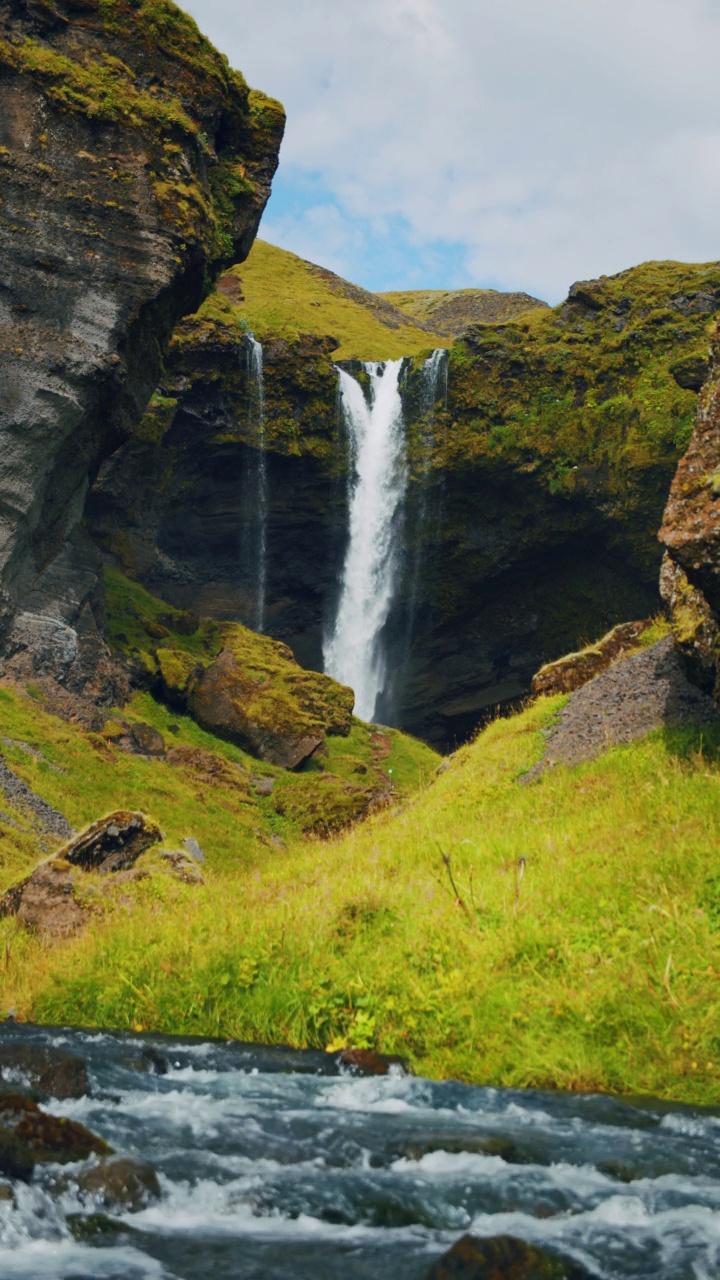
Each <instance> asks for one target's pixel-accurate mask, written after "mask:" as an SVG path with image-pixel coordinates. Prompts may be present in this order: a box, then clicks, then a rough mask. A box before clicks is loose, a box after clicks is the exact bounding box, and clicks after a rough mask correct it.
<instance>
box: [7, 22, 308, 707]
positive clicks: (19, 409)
mask: <svg viewBox="0 0 720 1280" xmlns="http://www.w3.org/2000/svg"><path fill="white" fill-rule="evenodd" d="M283 123H284V118H283V113H282V109H281V108H280V107H279V106H278V104H277V103H273V102H272V101H271V100H269V99H267V98H265V97H264V95H262V94H260V93H257V92H254V91H251V90H249V89H248V86H247V85H246V84H245V82H244V80H243V79H242V77H241V76H240V75H239V74H238V73H235V72H233V71H232V70H231V69H230V67H229V66H228V64H227V61H226V60H225V59H224V58H222V57H221V55H220V54H219V53H217V52H216V51H215V50H214V49H213V48H212V46H211V45H210V44H209V43H208V41H206V40H205V39H204V38H203V37H202V36H201V35H200V33H199V32H198V30H197V28H196V26H195V24H194V22H193V21H192V19H191V18H190V17H189V16H188V15H187V14H185V13H182V12H181V11H180V10H179V9H176V8H175V7H174V6H173V5H172V4H170V3H167V4H163V5H162V6H161V7H160V9H158V8H157V7H156V6H155V5H152V4H142V3H138V4H134V3H128V2H126V0H118V3H117V4H113V5H111V6H107V5H105V4H102V3H100V0H82V3H81V4H74V3H65V0H58V2H57V3H56V4H55V3H52V4H44V3H41V4H26V3H24V0H9V2H7V3H5V4H3V6H2V7H1V8H0V165H1V166H2V191H3V208H2V219H0V257H1V258H2V262H3V281H2V283H3V291H2V310H1V311H0V454H1V456H2V460H3V466H2V469H1V470H0V505H1V506H2V510H3V513H4V514H3V534H2V539H1V540H0V644H1V646H2V648H1V652H2V654H4V656H5V657H6V659H7V661H8V662H9V664H10V665H11V666H12V669H13V670H15V671H17V672H19V673H20V674H29V673H33V674H37V673H40V674H43V673H47V674H48V675H52V676H53V677H55V678H57V679H59V680H61V681H62V682H63V683H64V684H65V685H67V686H68V687H69V688H72V689H86V688H89V689H91V690H92V692H93V694H94V696H96V697H98V698H101V699H104V700H106V701H107V700H109V699H111V698H112V693H113V688H114V685H115V672H114V668H113V663H112V661H111V659H110V655H109V653H108V651H107V649H106V647H105V645H104V638H103V628H104V622H103V590H102V580H101V576H100V557H99V555H98V552H97V550H96V549H95V547H94V546H93V544H92V543H91V542H90V539H89V537H88V536H87V534H86V533H85V531H84V526H83V523H82V520H83V509H84V504H85V497H86V493H87V490H88V486H89V478H90V476H91V475H94V474H95V473H96V472H97V469H98V466H99V465H100V463H101V462H102V460H103V458H106V457H108V456H109V455H110V454H111V453H112V452H113V451H114V450H115V449H117V447H118V446H119V445H120V444H121V442H122V441H123V439H125V438H127V435H128V433H129V432H131V431H132V429H133V428H134V427H135V425H136V424H137V423H138V421H139V419H140V417H141V415H142V411H143V408H144V406H145V404H146V402H147V400H148V398H149V397H150V395H151V393H152V391H153V389H154V387H155V385H156V383H157V380H158V375H159V371H160V369H161V366H162V359H163V352H164V348H165V345H166V343H167V339H168V338H169V335H170V333H171V331H172V328H173V326H174V324H175V322H176V321H177V320H178V318H179V317H180V316H182V315H183V314H184V313H186V312H187V311H191V310H193V309H194V308H195V307H197V305H198V304H199V302H200V301H201V298H202V296H203V293H204V291H205V289H206V287H207V284H206V281H207V279H208V277H210V278H211V277H212V274H213V273H214V271H215V269H216V268H217V267H218V266H219V265H220V264H221V262H223V261H231V260H232V261H237V260H242V259H243V258H244V257H245V256H246V255H247V253H248V250H249V248H250V246H251V244H252V241H253V238H254V235H255V231H256V229H257V225H258V222H259V220H260V216H261V214H262V211H263V208H264V205H265V202H266V200H267V197H268V195H269V192H270V182H271V179H272V176H273V173H274V171H275V167H276V165H277V158H278V148H279V143H280V138H281V135H282V129H283Z"/></svg>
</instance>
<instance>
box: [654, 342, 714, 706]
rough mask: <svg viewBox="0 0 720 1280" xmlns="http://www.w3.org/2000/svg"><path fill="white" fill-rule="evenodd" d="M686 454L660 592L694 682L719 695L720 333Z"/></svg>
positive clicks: (671, 506) (669, 513) (669, 519)
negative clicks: (669, 613)
mask: <svg viewBox="0 0 720 1280" xmlns="http://www.w3.org/2000/svg"><path fill="white" fill-rule="evenodd" d="M710 357H711V358H710V367H709V372H708V377H707V381H706V382H705V385H704V387H703V389H702V392H701V394H700V400H699V403H698V412H697V417H696V420H695V430H694V432H693V435H692V438H691V440H690V444H689V446H688V449H687V452H686V453H685V454H684V455H683V457H682V458H681V460H680V464H679V466H678V469H677V472H676V474H675V478H674V480H673V482H672V487H671V489H670V497H669V499H668V504H667V506H666V508H665V514H664V517H663V524H662V528H661V530H660V540H661V542H662V543H663V545H664V546H665V548H666V552H667V554H666V556H665V560H664V562H663V567H662V573H661V579H660V582H661V590H662V594H663V597H664V599H665V601H666V603H667V604H668V606H669V607H670V611H671V615H672V619H673V629H674V632H675V638H676V641H677V643H678V645H679V647H680V651H681V653H682V654H683V656H684V658H685V662H686V664H687V666H688V669H689V672H690V674H691V676H692V677H693V679H694V680H695V682H696V683H697V684H699V685H700V686H701V688H703V689H705V690H706V692H708V693H712V694H714V696H715V701H716V702H717V701H718V696H719V694H720V625H719V619H720V333H718V332H717V331H716V333H715V334H714V336H713V341H712V346H711V350H710Z"/></svg>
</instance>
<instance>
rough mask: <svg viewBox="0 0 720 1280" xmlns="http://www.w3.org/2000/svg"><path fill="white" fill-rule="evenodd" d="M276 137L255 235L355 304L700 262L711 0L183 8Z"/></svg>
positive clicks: (549, 286)
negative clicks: (277, 112)
mask: <svg viewBox="0 0 720 1280" xmlns="http://www.w3.org/2000/svg"><path fill="white" fill-rule="evenodd" d="M184 7H186V8H187V9H189V11H190V12H191V13H192V14H193V16H194V17H195V18H196V19H197V21H198V23H199V25H200V26H201V28H202V30H203V31H204V32H205V34H206V35H208V36H209V37H210V39H211V40H212V41H213V43H214V44H215V45H217V47H218V48H219V49H221V50H222V51H223V52H224V53H226V54H227V55H228V57H229V59H230V61H231V63H232V64H233V66H236V67H238V68H239V69H240V70H241V71H242V72H243V74H244V75H245V77H246V79H247V80H248V82H249V83H250V84H251V85H253V86H254V87H255V88H258V89H263V90H264V91H265V92H266V93H269V94H271V95H272V96H273V97H276V98H279V99H280V100H281V101H282V102H283V103H284V105H285V108H286V110H287V113H288V125H287V132H286V135H285V141H284V143H283V148H282V152H281V157H280V168H279V170H278V173H277V176H276V178H275V182H274V187H273V194H272V197H271V199H270V203H269V204H268V207H267V210H266V212H265V215H264V218H263V222H262V226H261V229H260V235H261V236H262V237H263V238H264V239H266V240H269V241H271V242H272V243H274V244H278V245H280V246H281V247H283V248H285V249H290V250H292V251H293V252H294V253H298V254H300V255H301V256H302V257H305V258H309V259H310V260H311V261H313V262H317V263H320V264H321V265H322V266H326V267H329V268H331V269H332V270H333V271H336V272H338V273H339V274H340V275H343V276H345V277H347V278H348V279H350V280H353V281H355V282H356V283H357V284H361V285H364V286H365V288H368V289H372V290H383V289H422V288H462V287H467V286H479V287H490V288H499V289H522V290H525V291H526V292H529V293H532V294H534V295H535V296H537V297H540V298H544V299H545V300H546V301H548V302H552V303H554V302H557V301H559V300H561V299H562V298H564V297H565V296H566V294H567V290H568V287H569V285H570V284H571V283H572V282H573V281H574V280H581V279H590V278H593V277H595V276H598V275H601V274H607V275H609V274H612V273H613V272H616V271H621V270H623V269H624V268H626V267H630V266H634V265H636V264H637V263H639V262H643V261H647V260H648V259H651V258H675V259H679V260H681V261H685V262H705V261H715V260H717V259H720V88H719V82H718V70H717V69H718V66H719V65H720V0H361V2H359V0H253V3H250V0H191V3H189V4H188V3H186V0H185V2H184Z"/></svg>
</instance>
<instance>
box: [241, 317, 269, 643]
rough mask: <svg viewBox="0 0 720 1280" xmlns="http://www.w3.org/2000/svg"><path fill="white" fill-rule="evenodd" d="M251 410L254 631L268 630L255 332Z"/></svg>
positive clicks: (250, 349)
mask: <svg viewBox="0 0 720 1280" xmlns="http://www.w3.org/2000/svg"><path fill="white" fill-rule="evenodd" d="M246 337H247V343H246V346H245V351H246V359H247V388H248V412H249V417H250V421H251V424H252V427H253V431H254V436H255V440H254V451H253V459H252V462H251V464H250V471H251V475H250V491H251V503H252V514H251V517H250V522H249V529H248V533H249V535H250V536H249V537H248V538H246V544H247V543H250V544H251V546H250V547H248V548H247V549H248V551H249V557H248V558H249V559H250V560H251V562H253V563H254V566H255V581H254V586H255V602H254V609H253V619H252V626H253V628H254V630H255V631H264V629H265V602H266V596H267V522H268V479H267V458H266V455H265V375H264V370H263V349H262V344H261V343H260V342H258V341H257V339H256V338H255V337H254V335H253V334H252V333H248V334H247V335H246Z"/></svg>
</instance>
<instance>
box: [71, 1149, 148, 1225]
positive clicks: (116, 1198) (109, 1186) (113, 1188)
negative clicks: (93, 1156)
mask: <svg viewBox="0 0 720 1280" xmlns="http://www.w3.org/2000/svg"><path fill="white" fill-rule="evenodd" d="M75 1181H76V1183H77V1186H78V1188H79V1190H80V1191H81V1193H83V1194H84V1195H88V1196H91V1197H92V1200H93V1203H94V1204H96V1205H99V1206H100V1207H101V1208H103V1209H116V1210H120V1209H122V1210H124V1211H125V1212H127V1213H138V1212H139V1210H140V1209H145V1208H146V1207H147V1206H148V1205H149V1204H152V1202H153V1201H155V1200H159V1199H160V1183H159V1182H158V1176H157V1174H156V1172H155V1170H154V1169H153V1167H152V1165H151V1164H148V1163H147V1161H146V1160H136V1159H135V1158H134V1157H133V1156H114V1157H111V1158H110V1159H103V1160H97V1161H95V1162H94V1163H93V1164H89V1165H87V1167H86V1168H84V1169H81V1170H79V1172H78V1173H77V1175H76V1177H75Z"/></svg>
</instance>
